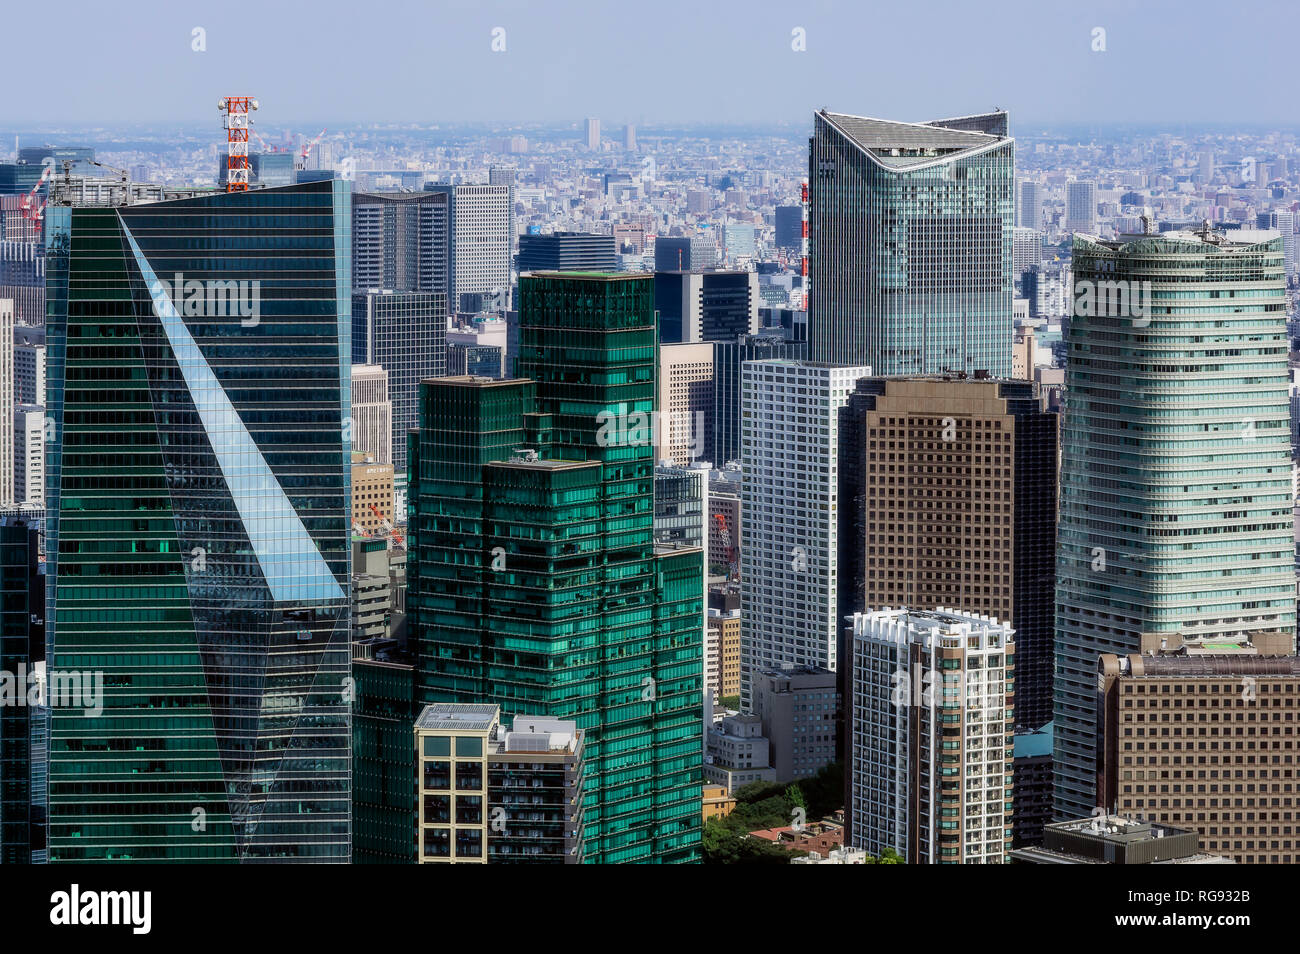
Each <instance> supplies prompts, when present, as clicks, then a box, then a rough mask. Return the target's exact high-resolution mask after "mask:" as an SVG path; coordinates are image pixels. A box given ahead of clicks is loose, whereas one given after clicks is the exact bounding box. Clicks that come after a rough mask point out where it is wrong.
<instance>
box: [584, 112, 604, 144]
mask: <svg viewBox="0 0 1300 954" xmlns="http://www.w3.org/2000/svg"><path fill="white" fill-rule="evenodd" d="M582 132H583V136H584V137H585V139H586V142H587V149H588V150H589V151H591V152H599V151H600V120H599V119H597V118H596V117H595V116H588V117H587V118H586V119H585V120H583V128H582Z"/></svg>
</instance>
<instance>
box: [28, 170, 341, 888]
mask: <svg viewBox="0 0 1300 954" xmlns="http://www.w3.org/2000/svg"><path fill="white" fill-rule="evenodd" d="M348 188H349V187H348V184H347V183H344V182H341V181H335V182H329V181H324V182H315V183H309V184H303V185H298V186H289V187H286V188H282V189H265V190H257V191H250V192H243V193H232V194H225V193H221V194H213V195H205V196H200V197H194V198H185V199H175V200H170V201H161V202H154V203H148V204H142V205H125V206H120V207H112V206H74V207H68V206H55V205H53V204H52V205H51V207H50V209H49V210H48V213H47V217H48V220H49V222H48V229H49V234H48V244H49V262H50V272H49V274H50V279H49V302H50V305H49V337H48V340H49V371H50V386H49V396H50V397H49V400H50V415H51V418H52V423H53V427H54V442H53V443H52V444H51V446H50V454H49V468H48V478H47V479H48V500H49V502H50V521H49V534H48V541H47V549H48V553H49V557H48V559H49V577H50V582H49V616H50V640H49V644H50V654H49V659H50V687H51V702H52V703H53V709H52V712H53V715H52V725H51V741H50V786H49V804H50V818H51V826H50V860H51V861H82V862H98V861H131V860H137V861H151V862H166V861H181V862H198V861H206V862H213V861H229V862H236V861H295V862H311V861H347V860H348V858H349V851H350V830H349V810H350V758H349V755H350V727H349V711H348V699H347V689H348V684H347V682H346V680H347V679H348V676H349V671H350V653H349V626H350V611H349V598H348V587H349V582H348V581H349V577H350V549H349V541H348V531H349V514H350V509H351V508H350V500H349V499H348V498H349V489H348V470H347V465H346V463H345V462H346V461H347V460H348V459H349V451H350V448H349V446H348V442H347V436H346V434H345V433H344V430H343V426H342V422H343V420H344V418H345V417H346V416H347V415H348V413H349V407H350V403H351V401H350V395H349V386H350V384H349V382H350V369H349V358H348V355H349V340H348V339H349V324H348V319H347V314H348V308H347V303H348V301H349V298H350V295H349V292H350V289H349V275H348V271H349V270H348V261H347V254H346V249H347V248H348V247H349V237H348V230H349V208H348V204H349V192H348V191H347V190H348ZM60 680H62V682H63V685H64V686H65V687H67V688H68V689H69V690H70V691H69V692H67V693H65V695H64V696H63V697H62V698H60V696H59V685H60ZM87 686H91V687H95V686H98V687H99V692H98V694H96V693H94V692H89V693H88V692H86V691H85V687H87ZM76 687H80V689H81V691H79V692H76V691H71V690H72V689H74V688H76Z"/></svg>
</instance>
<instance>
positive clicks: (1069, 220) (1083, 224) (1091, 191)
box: [1064, 180, 1097, 235]
mask: <svg viewBox="0 0 1300 954" xmlns="http://www.w3.org/2000/svg"><path fill="white" fill-rule="evenodd" d="M1064 228H1065V231H1067V232H1083V233H1084V234H1086V235H1096V234H1097V183H1095V182H1081V181H1077V180H1076V181H1074V182H1067V183H1066V185H1065V225H1064Z"/></svg>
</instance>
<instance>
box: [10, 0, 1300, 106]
mask: <svg viewBox="0 0 1300 954" xmlns="http://www.w3.org/2000/svg"><path fill="white" fill-rule="evenodd" d="M37 9H38V8H35V7H33V8H31V9H30V10H28V12H32V11H35V10H37ZM39 9H41V10H46V11H47V12H48V13H49V16H50V17H51V18H52V19H51V20H50V21H48V22H43V16H44V15H42V16H41V17H36V18H35V19H33V20H32V22H31V25H30V31H31V37H30V42H29V41H27V40H20V39H19V38H18V37H17V36H15V37H11V41H12V42H10V43H8V44H7V45H6V51H5V59H6V62H5V73H6V76H7V77H9V85H10V90H11V91H10V95H9V96H8V97H6V104H7V105H6V109H5V110H4V112H5V114H6V115H4V116H3V117H0V118H3V119H5V120H8V121H9V122H10V123H19V122H24V123H25V122H105V123H112V122H131V121H154V120H206V119H211V118H212V117H213V116H215V115H216V101H217V99H218V98H219V97H220V96H222V95H228V94H245V93H251V94H253V95H255V96H257V97H258V98H259V100H260V101H261V104H262V112H261V113H260V116H259V118H261V119H262V120H263V121H264V122H267V123H271V124H276V123H278V122H279V121H281V120H283V121H285V122H290V121H293V122H306V121H316V120H320V121H321V122H330V121H333V122H362V121H367V120H375V121H398V122H403V121H404V122H416V123H422V124H423V123H432V122H457V121H468V120H483V121H491V122H501V123H505V122H510V121H527V120H536V121H544V122H555V121H563V120H579V119H581V118H582V117H583V116H588V115H594V116H600V117H601V118H602V119H603V120H604V121H605V122H606V123H608V124H610V126H613V125H615V124H619V123H623V122H628V121H631V122H639V123H653V122H683V123H688V122H689V123H694V122H716V121H745V122H749V121H793V122H803V121H806V118H807V116H808V114H809V113H810V112H811V111H812V110H814V109H816V108H819V107H822V106H825V107H827V108H830V109H833V110H837V111H843V112H854V113H860V114H865V115H876V116H883V117H887V118H895V119H910V120H921V119H928V118H935V117H940V116H952V115H958V114H962V113H968V112H976V111H983V110H986V109H989V108H992V107H993V106H1000V107H1002V108H1004V109H1008V110H1010V111H1011V113H1012V119H1013V122H1015V123H1017V125H1019V124H1020V123H1024V122H1034V123H1066V122H1076V121H1080V122H1102V123H1112V122H1159V123H1168V122H1179V123H1181V122H1207V123H1222V122H1238V123H1252V124H1268V125H1271V126H1279V127H1280V126H1291V125H1295V124H1297V121H1300V110H1297V107H1296V105H1295V103H1296V96H1295V89H1296V72H1295V69H1294V66H1293V62H1294V61H1293V57H1294V52H1293V51H1294V44H1295V42H1296V38H1297V31H1296V27H1297V25H1300V5H1296V4H1294V3H1293V2H1291V0H1232V2H1209V0H1182V2H1177V0H1129V2H1120V0H1108V2H1071V0H892V2H889V3H882V2H877V0H854V2H848V0H800V2H784V3H783V2H772V0H642V2H632V0H442V2H437V0H425V2H416V0H366V2H356V0H352V2H342V0H297V2H291V0H258V2H246V3H239V2H230V0H205V2H202V3H192V2H189V0H127V2H119V3H107V2H102V0H101V2H96V3H85V2H82V0H70V2H61V3H59V4H57V5H56V6H53V7H41V8H39ZM9 20H10V26H16V25H17V21H18V20H21V15H20V14H19V13H18V12H17V11H14V12H12V13H11V15H10V17H9ZM59 23H68V24H74V23H75V27H72V28H71V29H69V30H67V31H66V32H62V31H60V30H59V28H58V24H59ZM196 27H197V28H201V29H202V30H203V31H205V32H204V34H203V37H204V40H205V46H206V49H205V50H204V51H202V52H196V51H195V50H194V49H193V48H192V47H193V45H194V39H193V30H194V29H195V28H196ZM497 27H500V28H502V29H504V31H505V34H504V40H505V47H506V49H505V51H504V52H494V51H493V50H492V43H493V30H494V28H497ZM796 28H801V29H802V30H803V31H804V37H805V44H806V49H804V50H803V51H798V52H796V51H795V50H793V49H792V43H793V32H792V31H794V30H795V29H796ZM1095 28H1101V29H1103V30H1105V35H1104V41H1105V47H1106V48H1105V51H1104V52H1094V51H1093V49H1092V47H1093V45H1094V29H1095ZM47 29H48V31H49V32H47ZM41 34H44V36H43V37H42V36H41ZM38 37H39V39H38ZM1202 64H1205V65H1202ZM16 77H24V78H25V79H24V81H22V82H20V81H18V80H17V79H16ZM37 89H39V91H40V92H39V93H37V92H36V90H37ZM214 121H215V120H214Z"/></svg>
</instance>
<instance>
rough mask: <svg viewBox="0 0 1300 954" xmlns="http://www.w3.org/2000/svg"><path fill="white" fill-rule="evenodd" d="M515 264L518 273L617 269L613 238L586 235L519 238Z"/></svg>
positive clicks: (554, 234) (571, 234) (573, 233)
mask: <svg viewBox="0 0 1300 954" xmlns="http://www.w3.org/2000/svg"><path fill="white" fill-rule="evenodd" d="M518 261H519V271H520V272H521V273H523V272H613V271H617V270H618V256H617V255H616V254H615V249H614V236H613V235H595V234H589V233H586V232H551V233H550V234H547V235H521V236H519V260H518Z"/></svg>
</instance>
